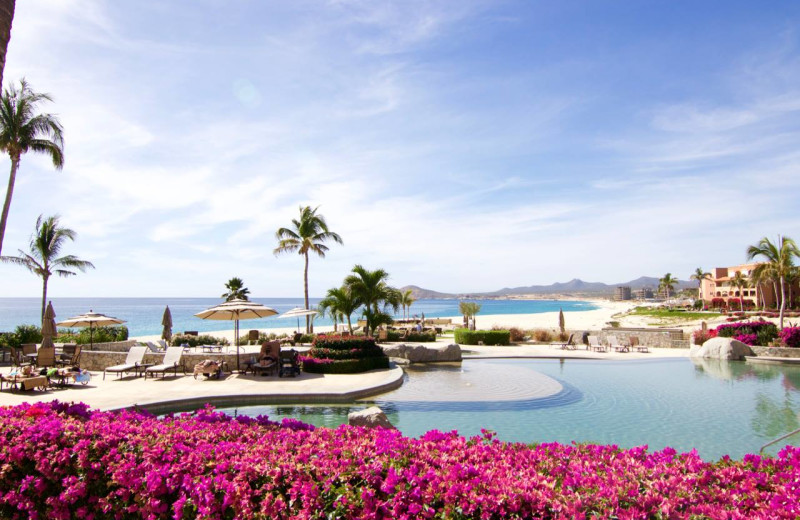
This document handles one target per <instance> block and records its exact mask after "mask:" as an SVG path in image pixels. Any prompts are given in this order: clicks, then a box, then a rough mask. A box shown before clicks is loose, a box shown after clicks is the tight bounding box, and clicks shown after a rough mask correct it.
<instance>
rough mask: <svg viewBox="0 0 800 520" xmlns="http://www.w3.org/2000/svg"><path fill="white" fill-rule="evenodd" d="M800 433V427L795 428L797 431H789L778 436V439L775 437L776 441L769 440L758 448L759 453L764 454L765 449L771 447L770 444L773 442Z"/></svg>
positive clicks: (775, 442)
mask: <svg viewBox="0 0 800 520" xmlns="http://www.w3.org/2000/svg"><path fill="white" fill-rule="evenodd" d="M798 433H800V428H798V429H796V430H795V431H793V432H789V433H787V434H786V435H784V436H782V437H778V438H777V439H775V440H774V441H769V442H768V443H766V444H765V445H763V446H761V449H760V450H758V453H759V454H760V455H763V454H764V450H765V449H767V448H769V447H770V446H772V445H773V444H777V443H779V442H781V441H782V440H784V439H788V438H789V437H791V436H792V435H797V434H798Z"/></svg>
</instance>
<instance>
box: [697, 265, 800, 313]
mask: <svg viewBox="0 0 800 520" xmlns="http://www.w3.org/2000/svg"><path fill="white" fill-rule="evenodd" d="M757 265H758V263H751V264H741V265H734V266H731V267H715V268H714V269H712V270H711V278H707V279H705V280H703V282H702V284H701V285H700V295H701V297H702V299H703V300H704V301H705V302H711V301H712V300H713V299H714V298H722V299H723V300H725V302H726V304H727V302H728V300H729V299H731V298H744V300H745V305H747V301H748V300H749V301H750V302H751V303H752V304H753V305H755V306H759V307H760V306H762V305H763V306H766V307H776V302H777V301H778V299H777V298H776V294H775V287H774V286H773V284H772V283H771V282H768V283H761V284H759V285H758V286H755V285H753V284H752V283H751V282H750V283H749V284H748V285H747V286H745V287H743V288H742V290H741V292H742V294H739V288H738V287H736V286H734V285H733V284H732V283H731V280H732V279H733V277H734V276H736V273H737V272H740V273H742V274H743V275H744V276H745V277H747V278H748V280H749V278H750V275H751V274H752V273H753V269H755V268H756V266H757ZM778 290H779V291H780V289H778ZM786 290H787V294H786V298H787V303H788V301H789V297H790V296H789V287H788V286H787V287H786ZM791 293H792V297H794V298H796V297H797V295H798V294H800V289H798V284H797V283H796V282H795V283H794V284H793V286H792V288H791Z"/></svg>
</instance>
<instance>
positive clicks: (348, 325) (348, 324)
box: [347, 314, 353, 334]
mask: <svg viewBox="0 0 800 520" xmlns="http://www.w3.org/2000/svg"><path fill="white" fill-rule="evenodd" d="M347 330H349V331H350V334H352V333H353V324H352V323H350V315H349V314H348V315H347Z"/></svg>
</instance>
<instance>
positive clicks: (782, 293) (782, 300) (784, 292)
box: [779, 276, 786, 330]
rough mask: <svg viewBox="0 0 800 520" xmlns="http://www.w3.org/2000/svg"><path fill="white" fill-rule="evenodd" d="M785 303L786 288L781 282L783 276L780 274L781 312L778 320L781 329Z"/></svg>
mask: <svg viewBox="0 0 800 520" xmlns="http://www.w3.org/2000/svg"><path fill="white" fill-rule="evenodd" d="M785 303H786V289H785V288H784V284H783V276H781V312H780V314H779V316H780V318H779V321H780V328H781V330H783V308H784V306H785Z"/></svg>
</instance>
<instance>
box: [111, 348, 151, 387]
mask: <svg viewBox="0 0 800 520" xmlns="http://www.w3.org/2000/svg"><path fill="white" fill-rule="evenodd" d="M145 352H147V347H131V349H130V350H129V351H128V357H126V358H125V362H124V363H122V364H121V365H114V366H112V367H108V368H106V369H105V370H103V379H105V378H106V372H116V373H117V376H118V377H119V374H124V373H127V372H134V371H136V372H138V371H139V367H140V366H141V364H142V359H144V354H145Z"/></svg>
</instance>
